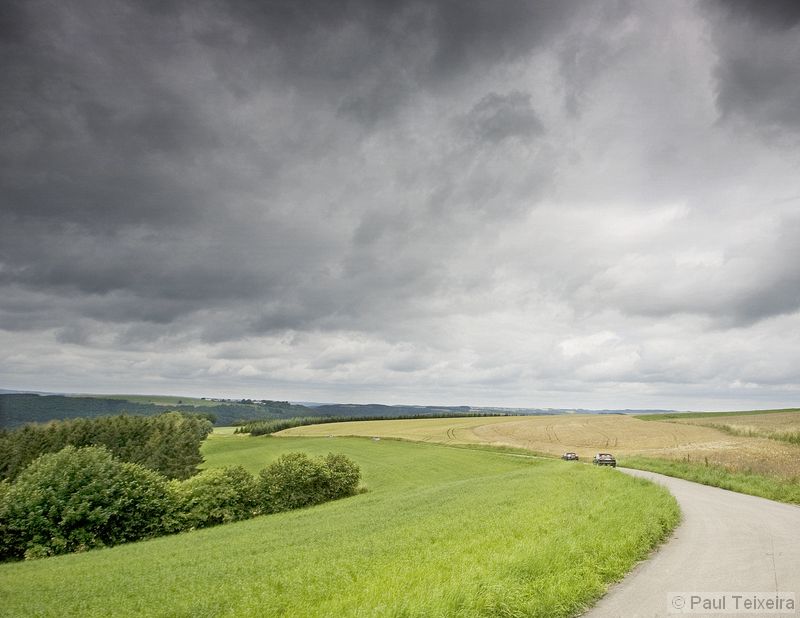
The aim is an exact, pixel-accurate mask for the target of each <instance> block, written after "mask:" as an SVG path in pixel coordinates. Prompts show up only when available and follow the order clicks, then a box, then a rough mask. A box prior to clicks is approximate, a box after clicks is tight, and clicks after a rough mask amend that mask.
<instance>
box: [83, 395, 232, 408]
mask: <svg viewBox="0 0 800 618" xmlns="http://www.w3.org/2000/svg"><path fill="white" fill-rule="evenodd" d="M75 396H76V397H91V398H93V399H119V400H120V401H130V402H133V403H153V404H155V405H157V406H176V405H186V406H202V407H211V406H216V405H219V402H216V401H208V400H206V399H200V398H198V397H177V396H173V395H75Z"/></svg>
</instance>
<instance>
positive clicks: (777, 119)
mask: <svg viewBox="0 0 800 618" xmlns="http://www.w3.org/2000/svg"><path fill="white" fill-rule="evenodd" d="M715 7H716V11H715V12H714V13H713V17H712V22H713V24H714V25H713V32H714V40H715V42H716V45H717V50H718V53H719V65H718V67H717V70H716V79H717V84H718V91H717V105H718V107H719V110H720V112H721V114H722V116H723V118H732V119H735V118H742V117H744V118H745V119H747V121H749V122H753V123H755V125H756V126H757V127H758V128H760V129H763V130H764V131H766V132H768V133H771V134H772V135H773V137H780V133H778V132H779V131H780V130H782V129H789V130H792V131H798V130H800V44H798V41H799V40H800V3H797V2H792V1H774V0H773V1H768V2H756V1H743V0H742V1H733V2H718V3H715Z"/></svg>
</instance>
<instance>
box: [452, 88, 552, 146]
mask: <svg viewBox="0 0 800 618" xmlns="http://www.w3.org/2000/svg"><path fill="white" fill-rule="evenodd" d="M463 122H464V123H465V125H466V126H467V129H468V130H469V131H470V132H471V133H472V134H473V135H474V137H476V138H477V139H479V140H483V141H487V142H499V141H502V140H504V139H506V138H509V137H520V138H526V137H532V136H536V135H541V134H542V133H544V125H543V124H542V121H541V120H540V119H539V117H538V116H537V114H536V111H535V110H534V109H533V106H532V105H531V95H530V94H528V93H526V92H520V91H518V90H516V91H512V92H509V93H508V94H505V95H501V94H497V93H495V92H491V93H489V94H487V95H486V96H485V97H483V98H482V99H481V100H480V101H478V102H477V103H476V104H475V106H474V107H473V108H472V109H471V110H470V111H469V113H468V114H467V115H466V118H465V119H464V120H463Z"/></svg>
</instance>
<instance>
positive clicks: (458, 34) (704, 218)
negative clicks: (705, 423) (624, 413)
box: [0, 0, 800, 405]
mask: <svg viewBox="0 0 800 618" xmlns="http://www.w3.org/2000/svg"><path fill="white" fill-rule="evenodd" d="M0 10H1V11H2V13H0V45H1V46H2V50H1V51H2V55H1V56H0V70H2V72H3V75H4V88H3V89H2V92H0V126H2V131H3V134H4V140H3V143H2V145H0V349H3V351H4V354H3V355H0V373H2V375H3V379H4V380H12V379H13V380H19V386H23V384H22V382H24V381H25V380H28V381H35V379H36V374H37V372H38V374H39V375H43V374H44V373H46V374H48V375H53V376H60V377H58V378H57V379H58V380H63V381H64V384H66V383H67V382H69V381H76V380H80V379H83V380H86V377H85V376H86V375H95V376H98V377H97V380H102V381H104V382H103V384H104V385H107V387H108V388H109V389H111V390H117V391H119V390H130V389H129V388H123V385H122V384H121V383H118V382H115V381H118V380H127V379H130V380H131V382H130V384H131V385H133V381H135V380H138V381H139V382H138V384H139V385H143V386H139V387H136V388H137V389H139V388H147V387H148V385H149V387H150V388H154V389H157V390H158V391H163V390H164V388H163V384H165V382H163V381H161V382H160V381H159V380H173V379H174V380H179V381H180V383H186V384H189V383H190V382H191V381H192V380H195V381H197V384H196V388H198V389H202V390H203V391H204V392H202V393H201V394H203V395H208V394H213V393H209V392H207V391H209V390H217V389H228V392H231V393H232V394H235V393H236V392H238V389H240V388H247V389H258V388H262V389H265V390H268V389H269V388H285V389H286V390H284V391H280V392H274V393H264V392H261V393H253V394H258V395H260V396H274V397H276V398H299V397H301V396H302V394H304V393H314V395H313V396H312V397H309V398H310V399H314V398H318V397H324V398H325V399H328V398H330V399H342V398H344V399H350V398H351V397H350V395H351V394H353V393H356V394H358V395H359V396H362V395H363V397H364V398H367V397H369V398H373V397H374V399H375V400H384V401H387V400H393V399H394V400H396V399H397V398H410V399H415V400H416V401H417V402H419V400H420V398H423V397H427V398H431V399H436V398H438V397H444V398H447V399H448V400H451V401H452V400H455V402H459V403H463V402H464V400H465V399H470V398H472V397H474V398H475V399H471V400H470V401H468V403H480V402H481V401H478V400H479V399H482V400H483V402H484V403H498V398H501V399H503V400H507V401H509V402H510V401H511V400H512V399H516V400H517V403H521V404H532V403H534V402H532V401H530V399H531V398H535V397H542V398H548V397H550V398H552V399H551V400H550V401H551V402H552V403H553V404H568V405H578V404H580V403H584V405H585V404H586V403H589V402H588V401H584V402H574V403H573V402H567V401H564V399H569V398H570V397H575V396H576V395H575V393H584V394H585V397H586V398H587V399H588V398H589V397H590V396H591V394H592V393H593V392H594V393H597V392H601V393H602V392H605V393H606V396H607V397H608V398H609V399H614V400H616V398H617V397H618V396H622V395H624V396H626V397H632V398H635V397H636V396H638V395H627V394H625V393H631V392H634V393H636V392H642V391H636V389H637V388H638V387H637V386H636V384H637V383H644V382H647V383H648V384H649V385H650V386H652V385H654V384H656V383H658V384H662V387H656V386H652V388H653V389H656V388H665V387H663V384H667V383H669V384H671V385H673V386H674V389H675V390H681V389H684V390H683V391H682V392H684V393H689V395H687V396H690V395H692V394H693V393H700V392H703V393H712V394H716V395H719V394H720V393H724V389H725V388H726V386H725V384H728V383H734V382H735V381H736V380H740V381H741V382H748V381H758V380H762V381H764V382H765V383H766V381H768V380H772V381H773V382H774V383H775V384H777V385H778V386H776V387H775V389H776V390H775V391H774V392H776V393H777V392H778V391H780V392H781V393H783V392H784V391H783V390H781V389H785V387H786V385H787V384H788V383H790V382H791V381H792V380H794V379H795V377H796V372H794V373H792V371H789V370H784V371H779V370H777V369H775V367H777V364H776V365H775V367H773V366H771V365H769V362H768V361H769V359H767V358H766V357H764V356H763V355H761V353H760V351H759V345H760V344H759V342H764V341H767V342H770V343H769V345H770V347H772V348H774V349H775V350H777V352H776V357H779V358H780V361H779V364H780V366H781V367H787V366H788V367H795V366H800V363H797V362H795V361H796V360H797V351H796V350H797V349H800V346H798V345H796V344H797V341H796V337H795V338H794V339H793V338H792V337H793V335H792V334H791V333H794V332H796V331H797V332H800V329H797V328H796V326H797V325H796V320H797V319H798V318H797V315H798V314H797V309H798V306H799V305H800V300H798V297H797V293H796V290H797V289H800V276H799V275H798V271H797V268H796V266H795V264H797V263H800V256H799V255H797V252H796V251H795V250H794V249H793V247H795V246H797V245H798V242H797V239H798V227H797V225H796V221H795V219H792V217H791V216H789V215H790V214H791V211H792V209H793V204H792V203H789V202H780V201H779V200H778V198H781V197H783V196H786V195H797V194H798V193H800V186H798V185H797V180H796V173H795V172H796V169H797V158H796V155H795V154H794V153H793V151H792V150H791V149H788V148H780V147H777V146H776V145H775V143H774V142H772V141H770V140H764V139H763V136H762V131H763V130H764V127H768V126H769V127H773V129H772V130H773V131H775V127H777V128H778V130H780V128H781V127H783V128H790V129H792V128H796V127H797V126H798V124H797V121H796V116H795V115H794V112H793V110H794V109H795V108H798V107H800V106H798V105H796V103H797V101H796V96H795V95H796V92H795V90H793V88H795V86H794V84H795V83H797V81H798V80H795V79H794V77H795V72H796V71H795V69H794V67H793V64H792V63H793V62H794V61H795V55H796V54H795V52H796V48H795V47H792V43H791V39H792V37H793V36H794V35H795V34H796V29H795V30H792V28H791V27H785V28H784V27H779V26H778V25H777V24H778V22H780V23H784V22H785V21H786V20H785V19H784V18H783V17H780V18H775V19H773V18H771V17H769V15H766V14H760V13H759V14H758V15H755V14H754V15H750V13H749V12H748V11H750V9H747V10H745V9H738V8H737V9H735V10H734V9H731V10H730V11H728V10H723V9H721V8H720V7H711V8H709V9H706V8H705V7H700V6H699V5H697V6H695V5H691V4H686V3H682V4H679V5H678V4H672V3H661V2H655V1H653V2H646V3H629V2H612V3H590V2H556V1H553V2H537V3H530V2H523V1H519V2H517V1H514V2H503V3H498V2H491V1H475V2H455V1H452V2H450V1H444V0H442V1H439V2H434V3H427V2H399V1H397V2H367V1H366V0H350V1H347V2H330V1H327V0H326V1H323V0H319V1H316V0H314V1H311V2H294V3H291V2H266V3H264V2H255V1H253V2H244V1H233V2H222V1H218V0H200V2H188V1H176V2H154V1H150V0H138V1H134V0H111V1H109V2H99V1H98V2H87V3H54V2H49V1H42V2H38V1H36V0H32V1H30V2H24V3H22V2H9V3H4V4H3V6H2V8H1V9H0ZM775 15H780V12H777V13H775ZM789 21H791V20H790V19H789ZM773 22H774V23H773ZM707 27H709V28H711V32H712V36H711V42H709V41H707V40H706V39H704V38H703V36H702V34H703V32H704V31H705V28H707ZM795 28H796V26H795ZM717 54H718V55H717ZM717 59H718V62H719V64H718V66H716V65H715V63H716V62H717ZM715 66H716V68H714V67H715ZM715 71H716V72H715ZM715 96H716V97H717V98H716V100H715V99H714V97H715ZM715 105H717V106H718V107H717V109H718V110H720V111H721V112H723V120H722V122H718V123H716V124H715V123H714V120H715V118H716V114H715ZM762 194H763V195H765V197H764V199H763V200H761V199H760V196H761V195H762ZM776 200H777V201H776ZM755 204H758V205H759V206H756V205H755ZM684 211H685V212H692V213H695V212H696V213H697V214H696V216H694V215H691V216H690V215H685V213H684ZM682 213H684V214H682ZM684 216H685V217H686V219H687V220H686V221H683V219H681V217H684ZM776 221H780V222H781V225H780V226H778V227H775V222H776ZM793 221H794V222H793ZM779 228H780V229H782V232H781V233H778V232H776V231H775V230H776V229H779ZM707 245H712V246H711V247H710V249H709V251H712V252H715V253H714V255H719V256H722V257H721V258H720V260H719V263H718V264H717V263H714V264H711V265H703V264H701V265H700V266H697V267H696V268H695V267H694V266H693V265H692V264H690V265H689V266H681V267H676V265H675V256H676V255H677V256H678V257H681V256H683V257H685V256H684V255H683V254H687V255H689V257H688V258H687V259H688V260H689V261H690V262H691V260H692V259H694V258H692V256H693V255H695V254H696V253H698V252H699V253H701V254H702V255H701V256H700V258H698V260H699V262H702V261H703V260H704V259H705V257H703V256H704V255H705V254H703V251H705V249H706V246H707ZM768 245H774V247H775V249H774V250H768V249H767V248H766V247H767V246H768ZM712 257H713V256H712ZM711 261H712V262H713V260H711ZM766 318H769V319H766ZM726 329H736V330H737V337H736V341H737V343H736V345H734V344H732V343H730V342H727V341H726V340H725V339H724V337H723V336H722V335H721V334H720V333H723V332H724V331H725V330H726ZM774 329H779V331H780V332H782V333H789V335H788V336H785V337H781V336H780V334H776V333H778V330H774ZM598 333H599V337H598ZM598 341H599V342H600V343H597V342H598ZM564 342H571V343H569V344H567V345H566V348H565V347H564V346H562V345H561V344H562V343H564ZM592 342H594V343H592ZM603 342H605V343H603ZM738 342H741V343H738ZM581 346H584V348H581ZM712 348H713V349H717V350H720V351H719V352H715V353H713V354H712V353H707V350H708V349H712ZM565 349H567V350H575V353H574V354H573V355H571V356H570V355H568V354H566V355H565V354H564V350H565ZM64 350H66V351H67V353H64V352H63V351H64ZM748 351H749V355H748V354H746V352H748ZM747 356H749V357H751V358H753V361H752V363H751V362H750V361H745V360H743V359H744V358H745V357H747ZM65 358H69V359H70V360H69V362H66V361H65V360H64V359H65ZM731 359H734V360H731ZM67 365H68V366H67ZM106 366H108V367H109V368H110V369H109V371H108V372H106V371H105V368H106ZM764 367H767V368H766V369H765V368H764ZM770 367H771V368H770ZM80 376H83V378H81V377H80ZM153 376H160V377H159V378H158V379H156V378H153ZM54 379H56V378H54ZM184 381H185V382H184ZM153 385H155V386H153ZM287 385H288V386H287ZM720 385H722V386H720ZM8 386H14V384H8ZM91 386H92V385H91V384H83V385H82V386H75V388H76V389H77V390H91ZM39 388H40V389H41V388H43V387H42V386H40V387H39ZM60 388H61V387H60ZM63 388H66V387H65V386H64V387H63ZM132 388H133V386H132ZM193 388H194V387H193ZM348 388H349V389H350V390H345V389H348ZM642 388H645V387H642ZM603 389H607V390H605V391H603ZM609 393H610V394H609ZM662 394H663V393H662ZM709 396H710V395H709ZM719 396H720V397H721V396H722V395H719ZM776 396H777V395H776ZM780 397H784V395H783V394H781V395H780ZM559 398H560V400H561V401H560V402H556V401H555V400H556V399H559ZM522 400H525V401H522ZM431 403H436V401H431ZM536 403H537V404H538V403H541V404H542V405H546V404H545V402H541V401H537V402H536ZM609 403H610V402H609ZM659 403H662V404H663V402H659ZM596 405H602V404H599V403H598V404H596Z"/></svg>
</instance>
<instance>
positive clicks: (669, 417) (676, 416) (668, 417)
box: [634, 408, 800, 421]
mask: <svg viewBox="0 0 800 618" xmlns="http://www.w3.org/2000/svg"><path fill="white" fill-rule="evenodd" d="M786 412H800V408H782V409H780V410H739V411H735V412H666V413H664V414H637V415H634V417H635V418H638V419H641V420H643V421H673V420H677V421H681V420H686V419H690V418H708V419H714V418H719V417H722V416H760V415H761V414H785V413H786Z"/></svg>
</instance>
